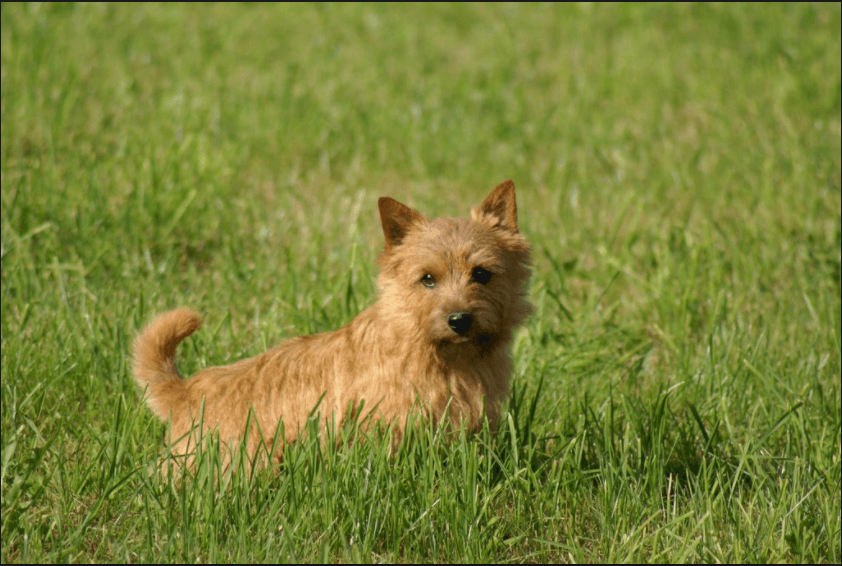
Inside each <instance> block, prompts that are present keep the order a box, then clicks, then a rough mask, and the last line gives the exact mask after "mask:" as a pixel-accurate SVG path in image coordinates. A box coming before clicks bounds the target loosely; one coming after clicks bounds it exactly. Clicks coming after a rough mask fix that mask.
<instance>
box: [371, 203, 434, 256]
mask: <svg viewBox="0 0 842 566" xmlns="http://www.w3.org/2000/svg"><path fill="white" fill-rule="evenodd" d="M377 206H378V207H379V208H380V222H381V223H382V224H383V235H384V236H385V239H386V249H387V250H388V249H390V248H392V247H394V246H397V245H398V244H400V243H401V241H403V239H404V237H405V236H406V234H407V232H409V228H410V227H411V226H412V225H413V224H415V223H416V222H421V221H423V220H424V217H423V216H422V215H421V214H420V213H419V212H417V211H415V210H413V209H411V208H409V207H408V206H406V205H405V204H401V203H399V202H398V201H396V200H395V199H393V198H389V197H380V200H378V201H377Z"/></svg>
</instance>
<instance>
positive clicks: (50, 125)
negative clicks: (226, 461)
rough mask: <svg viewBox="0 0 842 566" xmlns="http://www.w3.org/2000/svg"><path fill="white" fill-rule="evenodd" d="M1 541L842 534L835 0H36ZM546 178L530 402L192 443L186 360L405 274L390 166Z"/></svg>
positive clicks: (21, 128)
mask: <svg viewBox="0 0 842 566" xmlns="http://www.w3.org/2000/svg"><path fill="white" fill-rule="evenodd" d="M0 47H2V55H1V57H2V85H1V86H0V89H1V92H2V128H0V140H2V166H1V167H2V168H1V169H0V175H2V197H1V200H0V203H2V210H1V211H0V212H2V215H1V216H0V220H2V321H1V324H2V326H1V327H0V334H1V335H2V368H1V369H2V394H0V403H2V423H0V427H1V428H0V430H2V494H3V495H2V499H3V503H2V536H0V538H1V539H2V559H3V561H4V562H94V561H96V562H105V561H109V562H110V561H115V562H129V561H131V562H153V563H154V562H173V561H175V562H188V561H191V562H193V561H207V562H211V561H213V562H220V561H227V562H234V561H237V562H247V561H248V562H269V561H272V562H279V561H284V562H286V561H290V562H291V561H300V562H303V561H306V562H314V561H324V562H327V561H365V562H368V561H388V562H408V561H424V562H432V561H457V562H470V563H482V562H505V561H512V562H538V561H541V562H570V561H576V562H605V561H631V562H656V561H670V562H714V561H721V562H731V563H737V562H741V563H742V562H822V563H824V562H831V563H838V562H839V561H840V560H842V557H840V527H841V524H840V514H842V509H840V497H839V493H840V490H842V478H841V477H840V476H842V474H841V473H840V458H842V456H841V455H840V452H842V444H841V441H840V429H842V423H840V412H842V408H841V407H840V366H841V365H842V362H840V359H842V354H840V339H842V336H840V334H842V332H840V248H841V247H842V243H840V240H841V239H842V238H841V237H840V231H842V223H841V222H840V206H841V205H840V153H842V148H840V135H842V134H840V99H842V90H840V84H841V83H840V57H839V53H840V12H839V6H838V5H806V4H797V5H796V4H784V5H740V4H735V5H730V4H724V5H709V4H692V5H680V4H679V5H673V4H667V5H649V4H645V5H637V4H635V5H598V4H589V3H584V4H580V5H575V6H574V5H531V4H524V3H517V4H503V5H496V4H495V5H491V4H489V5H462V4H452V5H419V6H415V5H400V6H395V5H386V6H381V5H368V4H363V5H359V4H356V5H341V4H340V5H286V4H285V5H264V4H255V5H248V6H241V5H216V4H214V5H202V6H194V5H192V4H191V5H141V6H135V5H120V4H105V5H98V4H97V5H90V4H84V5H75V4H57V5H52V4H13V3H3V5H2V34H1V35H0ZM507 178H511V179H513V180H514V182H515V185H516V186H517V191H518V192H517V198H518V221H519V226H520V227H521V230H522V231H523V233H524V234H525V235H526V236H527V238H528V239H529V240H530V242H531V243H532V246H533V257H534V261H535V266H534V272H533V278H532V287H531V295H530V297H531V301H532V302H533V304H534V305H535V314H534V316H533V317H532V318H531V319H530V320H529V322H528V323H527V325H526V327H525V328H524V329H523V330H522V331H521V332H519V333H518V335H517V337H516V341H515V348H514V354H515V367H516V371H515V373H516V375H515V376H514V380H513V392H512V396H511V397H510V401H509V403H508V404H507V412H506V413H505V414H504V418H503V419H502V422H501V426H500V430H498V432H497V434H495V435H492V434H491V433H489V431H487V430H484V431H482V432H481V433H479V434H477V435H476V436H474V437H472V438H469V439H460V440H457V441H455V442H453V443H451V444H446V443H443V442H441V439H439V438H438V437H437V436H436V434H435V432H433V431H430V430H427V429H423V428H422V429H420V430H418V431H417V436H416V437H415V438H412V439H409V441H407V442H406V443H405V444H404V445H402V446H401V447H400V449H398V450H397V451H391V450H390V447H389V446H388V445H387V444H386V443H384V442H382V441H380V440H379V439H377V438H372V439H370V440H369V441H368V442H364V443H357V444H353V445H352V446H350V447H349V446H345V444H347V443H341V444H343V446H344V447H342V448H339V449H332V448H331V449H327V448H325V446H327V445H332V444H331V443H327V444H325V443H322V442H319V441H317V440H314V439H311V440H309V441H305V442H301V443H298V444H295V445H292V446H290V447H287V448H286V452H285V457H284V463H283V464H282V465H281V466H280V467H278V468H276V469H271V470H263V471H260V472H255V473H254V474H250V473H240V474H235V475H233V476H226V477H224V478H223V480H219V478H218V477H216V479H214V478H215V475H214V474H215V471H216V470H218V466H219V457H218V453H215V452H214V450H213V447H211V448H210V449H209V451H208V452H207V453H206V454H204V455H203V456H202V458H200V462H199V464H198V466H197V468H196V469H195V470H194V471H193V472H191V473H190V474H188V476H187V477H186V478H185V479H184V480H182V481H173V480H172V479H170V478H168V477H165V476H161V474H160V473H159V472H158V460H159V456H160V449H161V447H162V446H163V442H164V440H163V427H162V426H161V425H160V423H158V422H157V420H156V419H155V418H154V417H153V416H152V415H151V414H150V413H149V412H148V411H147V410H146V408H145V407H144V406H143V405H142V403H141V402H140V397H139V393H138V391H137V390H136V388H135V385H134V383H133V381H132V379H131V377H130V375H129V364H128V356H129V351H130V346H131V342H132V340H133V339H134V337H135V335H136V333H137V331H138V329H139V328H141V327H142V325H143V324H145V323H146V322H148V320H149V319H150V318H151V317H152V316H153V315H154V314H156V313H159V312H161V311H163V310H165V309H168V308H172V307H175V306H190V307H192V308H195V309H197V310H198V311H200V312H202V313H203V314H204V315H205V316H206V324H205V326H204V327H203V328H202V329H201V330H200V331H199V332H197V333H196V334H195V335H194V337H191V338H190V339H189V340H188V341H186V342H185V343H184V344H183V345H182V346H181V348H180V350H179V354H180V356H181V357H180V360H181V361H180V367H181V369H182V370H183V372H184V373H185V374H190V373H192V372H194V371H196V370H198V369H199V368H202V367H206V366H207V365H212V364H222V363H227V362H231V361H235V360H237V359H241V358H242V357H245V356H250V355H256V354H258V353H260V352H261V351H263V350H265V349H266V348H267V347H269V346H271V345H273V344H275V343H277V342H278V341H279V340H282V339H284V338H288V337H291V336H296V335H300V334H306V333H314V332H322V331H326V330H331V329H335V328H337V327H339V326H341V325H343V324H345V323H347V322H348V321H349V320H351V319H352V318H353V317H354V316H355V315H356V313H357V312H359V311H360V310H361V309H362V308H364V307H365V306H367V305H369V304H371V303H372V302H373V301H374V300H375V298H376V296H375V293H376V288H375V285H374V280H375V277H376V274H377V268H376V264H375V260H376V257H377V254H378V253H379V251H380V247H381V246H382V235H381V228H380V224H379V220H378V218H377V215H376V201H377V197H379V196H381V195H389V196H392V197H394V198H397V199H398V200H400V201H402V202H407V203H409V204H412V205H413V206H416V207H417V208H419V209H420V210H422V211H423V212H425V213H427V214H428V215H430V216H439V215H449V216H456V215H459V216H464V215H466V214H467V213H468V211H469V209H470V207H471V206H473V205H476V204H478V203H479V202H480V201H481V199H482V198H483V197H484V196H485V195H487V194H488V192H489V191H490V190H491V189H492V188H493V187H494V186H495V185H496V184H497V183H499V182H500V181H502V180H504V179H507Z"/></svg>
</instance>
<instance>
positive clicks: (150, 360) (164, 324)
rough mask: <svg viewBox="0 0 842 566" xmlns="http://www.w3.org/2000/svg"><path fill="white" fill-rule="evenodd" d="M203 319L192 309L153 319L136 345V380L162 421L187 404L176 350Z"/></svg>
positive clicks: (184, 383) (185, 387) (179, 310)
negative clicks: (177, 366) (176, 364)
mask: <svg viewBox="0 0 842 566" xmlns="http://www.w3.org/2000/svg"><path fill="white" fill-rule="evenodd" d="M201 325H202V319H201V317H199V315H197V314H196V313H195V312H193V311H192V310H190V309H178V310H174V311H171V312H168V313H166V314H162V315H161V316H159V317H158V318H156V319H155V320H153V321H152V322H151V323H150V324H149V326H147V327H146V328H145V329H144V330H143V332H142V333H141V334H140V336H138V338H137V340H135V343H134V377H135V380H136V381H137V383H138V385H140V387H141V388H145V389H146V402H147V403H148V404H149V408H150V409H151V410H152V412H153V413H155V414H156V415H158V418H160V419H161V420H162V421H166V420H167V419H168V418H169V416H170V411H177V410H178V409H179V408H181V407H183V404H184V402H185V401H186V399H185V396H186V394H187V384H186V382H185V381H184V379H183V378H182V377H181V374H179V373H178V369H177V368H176V367H175V349H176V347H177V346H178V344H179V342H181V341H182V340H184V339H185V338H187V337H188V336H190V335H191V334H193V333H194V332H195V331H196V330H197V329H198V328H199V327H200V326H201Z"/></svg>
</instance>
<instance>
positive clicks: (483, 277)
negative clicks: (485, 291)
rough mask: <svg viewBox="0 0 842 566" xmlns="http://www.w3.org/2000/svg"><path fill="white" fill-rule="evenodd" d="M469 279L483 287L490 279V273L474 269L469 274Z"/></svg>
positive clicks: (477, 268)
mask: <svg viewBox="0 0 842 566" xmlns="http://www.w3.org/2000/svg"><path fill="white" fill-rule="evenodd" d="M471 279H473V280H474V281H476V282H477V283H479V284H480V285H485V284H486V283H488V281H489V280H490V279H491V272H490V271H488V270H486V269H483V268H481V267H475V268H474V270H473V271H472V272H471Z"/></svg>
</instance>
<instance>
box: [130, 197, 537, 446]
mask: <svg viewBox="0 0 842 566" xmlns="http://www.w3.org/2000/svg"><path fill="white" fill-rule="evenodd" d="M378 204H379V208H380V220H381V222H382V224H383V234H384V236H385V248H384V250H383V253H382V254H381V255H380V258H379V260H378V263H379V264H380V267H381V272H380V276H379V279H378V286H379V289H380V295H379V298H378V300H377V302H376V303H374V304H373V305H372V306H371V307H369V308H368V309H366V310H365V311H363V312H362V313H360V314H359V315H358V316H357V317H356V318H355V319H354V320H352V321H351V323H350V324H348V325H347V326H344V327H343V328H340V329H339V330H336V331H333V332H326V333H324V334H317V335H314V336H304V337H299V338H293V339H291V340H287V341H286V342H282V343H281V344H280V345H278V346H277V347H275V348H273V349H271V350H269V351H268V352H266V353H264V354H261V355H259V356H257V357H254V358H250V359H246V360H243V361H240V362H237V363H234V364H231V365H228V366H221V367H212V368H208V369H205V370H203V371H200V372H199V373H197V374H196V375H195V376H193V377H192V378H191V379H189V380H185V379H183V378H182V377H181V375H180V374H179V373H178V370H177V369H176V366H175V350H176V346H178V344H179V342H181V341H182V340H184V338H186V337H187V336H189V335H190V334H192V333H193V332H194V331H195V330H196V329H198V328H199V326H200V325H201V319H200V318H199V316H198V315H197V314H196V313H194V312H193V311H191V310H188V309H179V310H175V311H172V312H169V313H166V314H163V315H161V316H159V317H158V318H157V319H155V320H154V321H153V322H152V323H151V324H150V325H149V326H147V327H146V329H145V330H144V331H143V333H142V334H141V335H140V336H139V337H138V339H137V341H136V342H135V345H134V375H135V379H136V380H137V383H138V384H139V385H140V387H142V388H145V389H146V395H147V402H148V404H149V407H150V409H151V410H152V411H153V412H154V413H155V414H156V415H158V417H159V418H160V419H161V420H163V421H164V422H166V421H168V420H169V421H170V427H171V428H170V435H171V436H170V438H171V446H170V451H171V452H172V453H173V454H174V455H179V456H184V457H186V458H187V460H188V461H192V456H191V453H192V452H193V451H194V450H195V448H196V445H197V443H198V442H200V438H201V435H202V434H207V433H214V434H218V436H219V440H220V442H222V443H223V444H224V445H225V446H226V447H228V448H229V449H235V448H236V447H238V446H240V445H241V444H242V441H243V439H244V438H247V442H246V446H245V448H246V449H247V450H248V453H249V454H250V455H252V456H254V455H255V452H256V451H257V448H258V447H259V446H261V444H262V445H263V446H272V445H273V440H275V439H277V442H275V443H274V446H275V449H274V450H273V451H272V452H273V454H271V455H270V456H271V457H272V458H274V459H279V458H280V454H281V452H282V445H283V443H285V442H292V441H293V440H295V438H296V437H297V436H298V435H299V434H300V433H301V432H302V430H303V429H304V427H305V424H306V422H307V420H308V418H309V417H311V416H312V415H321V416H320V419H321V426H322V427H325V426H330V427H334V428H338V427H339V426H340V425H341V424H342V423H343V421H345V420H346V419H351V418H353V419H368V422H382V423H383V424H385V425H386V426H389V427H391V431H392V434H393V435H396V437H397V438H400V436H401V434H402V433H403V431H404V427H405V426H406V423H407V421H408V419H409V417H410V415H412V414H417V415H418V416H420V417H421V418H422V419H427V420H431V421H432V422H433V423H435V424H437V425H439V426H441V425H442V424H445V423H446V424H447V425H448V426H453V427H455V428H456V429H458V428H460V427H464V428H466V429H468V430H475V429H477V428H478V427H479V426H480V425H481V423H482V418H483V415H485V416H486V417H487V418H488V421H489V424H490V426H491V427H494V426H495V425H496V424H497V421H498V418H499V415H500V403H501V401H502V400H503V399H504V398H505V396H506V395H507V393H508V389H509V376H510V374H511V372H512V363H511V359H510V354H509V350H510V346H511V342H512V332H513V330H514V329H515V328H516V327H517V326H518V325H520V324H521V323H522V322H523V321H524V319H525V318H526V317H527V316H528V314H529V313H530V312H531V310H532V309H531V306H530V305H529V303H528V302H527V301H526V284H527V281H528V279H529V266H530V258H529V245H528V244H527V242H526V240H525V239H524V238H523V236H522V235H521V234H520V233H519V232H518V228H517V208H516V205H515V187H514V184H513V183H512V182H511V181H505V182H503V183H501V184H500V185H499V186H498V187H497V188H495V189H494V190H493V191H492V192H491V194H490V195H489V196H488V197H487V198H486V199H485V200H484V201H483V203H482V204H481V205H480V206H479V207H475V208H473V209H472V210H471V218H470V219H468V218H438V219H434V220H428V219H427V218H426V217H424V216H423V215H421V214H420V213H418V212H417V211H415V210H413V209H412V208H409V207H408V206H405V205H403V204H401V203H399V202H398V201H396V200H394V199H391V198H388V197H383V198H381V199H380V200H379V203H378ZM249 423H250V424H249ZM281 424H282V426H283V428H282V429H281V431H278V427H279V426H280V425H281ZM255 425H256V426H255ZM247 427H248V429H249V430H246V429H247ZM322 430H324V428H322ZM276 433H277V436H276Z"/></svg>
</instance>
